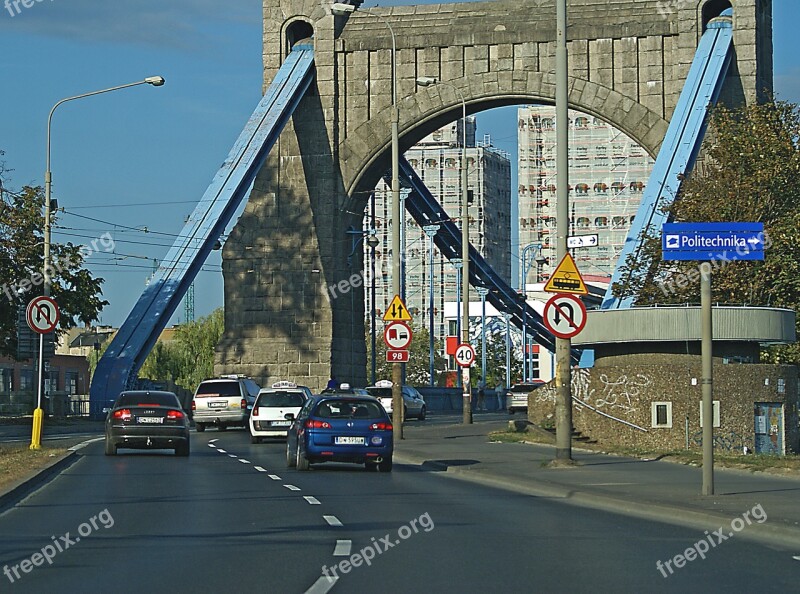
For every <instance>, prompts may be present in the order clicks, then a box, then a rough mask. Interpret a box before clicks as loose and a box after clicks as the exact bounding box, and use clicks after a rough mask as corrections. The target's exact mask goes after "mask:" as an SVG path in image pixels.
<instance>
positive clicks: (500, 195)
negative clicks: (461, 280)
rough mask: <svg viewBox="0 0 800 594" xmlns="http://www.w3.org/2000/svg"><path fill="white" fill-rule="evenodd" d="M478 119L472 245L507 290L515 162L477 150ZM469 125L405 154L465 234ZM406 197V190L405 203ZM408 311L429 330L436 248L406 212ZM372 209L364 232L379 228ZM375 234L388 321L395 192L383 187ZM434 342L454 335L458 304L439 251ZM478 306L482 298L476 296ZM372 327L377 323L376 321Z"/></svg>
mask: <svg viewBox="0 0 800 594" xmlns="http://www.w3.org/2000/svg"><path fill="white" fill-rule="evenodd" d="M475 131H476V122H475V117H468V118H467V130H466V132H467V134H466V136H467V148H466V157H467V168H468V169H467V173H468V182H467V183H468V190H469V194H470V196H471V204H470V207H469V234H470V243H472V245H473V246H474V247H475V249H477V250H478V252H479V253H480V254H481V255H482V256H483V257H484V258H485V259H486V260H487V262H488V263H489V264H490V265H491V266H492V268H493V269H494V270H495V271H496V272H497V273H498V274H500V275H501V276H502V277H503V278H504V279H505V280H506V281H507V282H509V281H510V276H511V243H510V238H511V162H510V159H509V155H508V154H507V153H505V152H503V151H500V150H499V149H497V148H494V147H492V146H491V142H490V140H489V138H488V137H487V138H486V139H485V140H484V141H483V142H481V143H476V142H475ZM462 138H463V136H462V132H461V120H460V119H459V120H458V121H457V122H454V123H453V124H451V125H449V126H446V127H444V128H441V129H439V130H437V131H436V132H434V133H433V134H430V135H428V136H427V137H425V138H424V139H422V140H421V141H420V142H419V143H417V144H416V145H414V146H413V147H412V148H411V149H410V150H408V151H407V152H406V153H405V158H406V159H407V160H408V162H409V163H410V164H411V166H412V167H413V168H414V171H416V173H417V175H419V176H420V178H421V179H422V181H423V182H425V185H426V186H427V187H428V189H429V190H430V192H431V194H433V196H434V197H436V199H437V200H438V201H439V203H440V204H441V205H442V206H443V207H444V209H445V211H446V212H447V213H448V215H449V216H450V217H451V218H453V219H454V220H455V221H456V224H457V225H458V227H459V228H461V202H462V188H461V169H460V163H461V153H462V149H461V145H462ZM404 196H405V194H404V193H403V191H402V190H401V199H402V198H404ZM403 220H404V229H403V230H404V231H405V234H404V241H403V243H404V246H405V247H404V253H405V258H404V269H405V275H404V276H405V303H406V306H407V307H408V309H409V311H410V312H411V314H412V316H414V319H415V321H419V322H422V323H423V324H424V325H425V326H426V327H427V326H428V320H429V311H430V306H429V302H430V286H431V276H430V256H429V250H430V244H429V240H428V237H427V236H426V235H425V233H424V231H423V229H422V228H421V227H420V226H419V225H417V223H416V222H415V221H414V219H413V218H412V217H411V215H409V214H408V213H406V212H405V209H403ZM371 221H372V217H371V211H370V205H369V204H368V205H367V211H366V213H365V217H364V229H369V228H370V227H371V225H372V223H371ZM375 226H376V227H377V235H378V239H379V240H380V244H379V245H378V247H377V248H376V265H375V268H376V275H375V276H376V278H375V280H376V297H375V307H376V316H377V318H378V319H379V320H380V318H381V317H382V316H383V313H384V312H385V311H386V308H387V307H388V305H389V303H390V302H391V300H392V297H393V296H394V295H393V294H392V284H391V267H392V262H391V261H392V252H391V190H390V188H389V187H388V186H387V185H386V184H385V183H384V182H383V181H381V182H380V183H379V184H378V186H377V188H376V190H375ZM369 258H370V248H369V247H365V251H364V264H365V266H364V268H365V273H366V274H365V283H364V286H365V287H367V288H369V287H370V286H371V282H372V280H371V276H370V265H369ZM433 268H434V270H433V293H434V305H433V313H434V335H435V337H436V338H437V339H440V338H443V337H444V336H446V335H447V334H454V330H453V328H448V326H447V323H446V321H445V317H444V304H445V302H455V301H456V299H457V289H456V284H457V278H458V276H457V272H456V270H455V268H454V267H453V265H452V264H450V263H449V262H447V261H446V260H445V258H444V257H443V256H442V255H441V254H440V253H439V250H438V249H436V248H435V247H434V252H433ZM365 297H366V303H365V311H366V312H367V316H368V318H369V312H370V311H371V309H372V304H371V303H370V291H369V289H367V290H365ZM472 297H473V299H474V298H475V295H474V294H473V295H472ZM368 324H369V320H368Z"/></svg>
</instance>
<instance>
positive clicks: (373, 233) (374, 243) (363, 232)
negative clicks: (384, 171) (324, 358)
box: [347, 195, 381, 385]
mask: <svg viewBox="0 0 800 594" xmlns="http://www.w3.org/2000/svg"><path fill="white" fill-rule="evenodd" d="M373 196H374V195H373ZM373 212H374V208H373ZM347 234H348V235H352V236H353V245H352V249H351V250H350V254H349V255H348V256H347V266H348V267H350V268H352V266H353V256H354V255H355V254H356V250H357V249H358V246H359V245H360V244H361V241H362V240H364V238H365V237H366V238H367V239H366V244H367V245H368V246H369V248H370V271H371V293H370V298H371V303H370V305H371V310H372V312H371V314H370V333H371V337H370V338H371V342H372V345H371V347H372V385H375V376H376V371H375V350H376V348H375V347H376V344H375V343H376V339H375V248H376V247H378V245H379V244H380V242H381V240H380V239H378V230H377V229H376V228H375V221H374V219H373V221H372V226H371V227H370V228H369V229H360V230H359V229H353V228H350V229H348V230H347ZM357 235H358V237H356V236H357ZM353 293H354V291H351V292H350V340H351V341H352V340H354V339H355V336H354V332H353V316H354V315H355V312H353V298H354V294H353Z"/></svg>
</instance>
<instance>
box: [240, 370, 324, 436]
mask: <svg viewBox="0 0 800 594" xmlns="http://www.w3.org/2000/svg"><path fill="white" fill-rule="evenodd" d="M309 398H311V390H310V389H309V388H307V387H306V386H298V385H297V384H295V383H292V382H285V381H284V382H276V383H274V384H272V387H270V388H263V389H262V390H261V391H260V392H259V393H258V397H257V398H256V402H255V404H254V405H253V412H252V413H251V414H250V442H251V443H260V442H261V440H262V439H263V438H265V437H286V432H287V430H288V429H289V426H290V425H291V424H292V423H291V421H287V420H286V415H287V414H288V413H292V414H293V415H294V416H295V417H297V415H298V414H299V413H300V409H301V408H302V407H303V405H304V404H305V403H306V400H308V399H309Z"/></svg>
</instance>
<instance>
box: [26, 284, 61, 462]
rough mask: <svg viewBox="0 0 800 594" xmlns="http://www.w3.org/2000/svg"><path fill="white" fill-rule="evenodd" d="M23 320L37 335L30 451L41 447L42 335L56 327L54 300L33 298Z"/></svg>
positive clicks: (56, 307)
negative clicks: (35, 388)
mask: <svg viewBox="0 0 800 594" xmlns="http://www.w3.org/2000/svg"><path fill="white" fill-rule="evenodd" d="M25 318H26V319H27V322H28V326H30V328H31V330H33V331H34V332H37V333H38V334H39V389H38V391H37V399H36V410H34V411H33V428H32V430H31V445H30V449H32V450H38V449H40V448H41V447H42V421H43V420H44V411H43V410H42V390H43V389H44V335H45V334H48V333H50V332H53V331H54V330H55V328H56V326H57V325H58V319H59V312H58V305H57V304H56V302H55V300H53V299H52V298H51V297H49V296H47V295H45V296H42V297H34V298H33V299H32V300H31V301H30V303H28V307H27V308H26V310H25Z"/></svg>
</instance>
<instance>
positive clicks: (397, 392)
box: [331, 2, 403, 440]
mask: <svg viewBox="0 0 800 594" xmlns="http://www.w3.org/2000/svg"><path fill="white" fill-rule="evenodd" d="M355 9H356V7H355V6H354V5H353V4H345V3H343V2H335V3H333V4H332V5H331V14H332V15H334V16H346V15H348V14H350V13H352V12H354V11H355ZM361 10H362V11H363V12H366V13H367V14H369V15H372V16H374V17H375V18H377V19H378V20H380V21H381V22H382V23H383V24H384V25H386V27H388V29H389V33H390V34H391V36H392V291H393V292H394V294H395V295H400V275H401V271H400V225H401V224H402V221H401V217H400V215H401V213H400V132H399V126H400V113H399V111H398V109H397V40H396V38H395V35H394V29H392V25H391V24H390V23H389V21H387V20H386V19H385V18H384V17H383V16H382V15H381V14H379V13H377V12H373V11H372V10H370V9H369V8H362V9H361ZM402 368H403V366H402V364H401V363H392V426H393V428H394V429H393V437H394V439H395V440H397V439H402V438H403V400H402V396H401V394H402V382H403V369H402Z"/></svg>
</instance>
